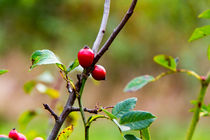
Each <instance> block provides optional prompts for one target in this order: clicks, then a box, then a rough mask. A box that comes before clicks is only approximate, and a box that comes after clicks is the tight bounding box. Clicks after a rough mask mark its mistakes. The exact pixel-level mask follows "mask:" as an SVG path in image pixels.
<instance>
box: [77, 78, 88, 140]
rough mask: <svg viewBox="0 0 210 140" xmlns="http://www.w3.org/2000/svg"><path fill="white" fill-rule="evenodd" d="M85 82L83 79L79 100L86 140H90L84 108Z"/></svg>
mask: <svg viewBox="0 0 210 140" xmlns="http://www.w3.org/2000/svg"><path fill="white" fill-rule="evenodd" d="M85 82H86V79H82V85H81V88H80V91H79V95H78V97H77V99H78V103H79V108H80V113H81V116H82V121H83V125H84V128H85V140H88V128H87V127H86V119H85V113H84V110H83V106H82V93H83V89H84V86H85Z"/></svg>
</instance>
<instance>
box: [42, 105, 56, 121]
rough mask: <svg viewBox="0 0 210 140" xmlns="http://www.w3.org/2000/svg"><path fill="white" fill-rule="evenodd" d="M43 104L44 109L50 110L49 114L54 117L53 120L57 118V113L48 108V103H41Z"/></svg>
mask: <svg viewBox="0 0 210 140" xmlns="http://www.w3.org/2000/svg"><path fill="white" fill-rule="evenodd" d="M43 106H44V109H46V110H48V111H49V112H50V114H51V115H52V116H53V117H54V118H55V120H58V119H59V117H58V115H57V114H56V113H55V112H54V111H53V110H52V109H51V108H50V106H49V105H48V104H43Z"/></svg>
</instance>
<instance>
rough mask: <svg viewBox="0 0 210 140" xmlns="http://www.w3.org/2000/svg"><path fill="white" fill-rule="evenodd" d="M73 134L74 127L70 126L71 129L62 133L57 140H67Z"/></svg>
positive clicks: (66, 129) (68, 128)
mask: <svg viewBox="0 0 210 140" xmlns="http://www.w3.org/2000/svg"><path fill="white" fill-rule="evenodd" d="M72 132H73V125H70V126H69V127H67V128H65V129H63V130H62V131H61V133H60V134H59V135H58V138H57V140H67V138H68V137H69V136H70V135H71V133H72Z"/></svg>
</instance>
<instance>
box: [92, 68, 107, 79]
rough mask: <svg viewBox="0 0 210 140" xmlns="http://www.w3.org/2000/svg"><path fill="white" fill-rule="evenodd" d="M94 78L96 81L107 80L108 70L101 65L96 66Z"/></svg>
mask: <svg viewBox="0 0 210 140" xmlns="http://www.w3.org/2000/svg"><path fill="white" fill-rule="evenodd" d="M92 77H93V78H94V79H95V80H105V78H106V70H105V68H104V67H103V66H101V65H95V67H94V70H93V71H92Z"/></svg>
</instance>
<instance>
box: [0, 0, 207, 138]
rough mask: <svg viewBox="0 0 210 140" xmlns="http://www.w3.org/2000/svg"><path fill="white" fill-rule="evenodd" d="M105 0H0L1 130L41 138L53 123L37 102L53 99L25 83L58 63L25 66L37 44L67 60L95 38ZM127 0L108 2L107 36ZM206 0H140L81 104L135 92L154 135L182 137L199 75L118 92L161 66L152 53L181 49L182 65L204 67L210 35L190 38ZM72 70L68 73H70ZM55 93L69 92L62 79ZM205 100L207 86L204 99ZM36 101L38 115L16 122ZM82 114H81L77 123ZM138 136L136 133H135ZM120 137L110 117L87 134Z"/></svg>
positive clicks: (177, 53)
mask: <svg viewBox="0 0 210 140" xmlns="http://www.w3.org/2000/svg"><path fill="white" fill-rule="evenodd" d="M103 2H104V1H102V0H88V1H85V0H15V1H14V0H0V68H1V69H8V70H9V73H7V74H5V75H3V76H1V77H0V88H1V91H0V133H2V134H3V133H4V134H7V133H8V132H9V131H10V129H12V128H14V127H16V128H18V129H19V131H20V132H23V133H25V134H27V135H34V136H35V135H40V136H43V137H44V138H46V135H47V134H48V132H49V130H50V128H51V127H50V125H49V124H52V123H53V122H52V121H53V120H51V122H49V120H48V119H49V117H50V116H48V112H46V111H45V110H43V108H42V103H48V104H51V102H52V101H51V100H52V99H50V98H49V97H48V96H46V95H41V94H37V91H34V92H33V93H32V94H31V95H26V94H25V93H24V91H23V88H22V87H23V85H24V83H25V82H27V81H29V80H33V79H36V77H37V76H38V75H40V74H41V73H42V72H44V71H45V70H49V71H50V72H51V73H52V75H53V76H54V77H55V82H54V83H52V84H51V85H52V86H54V84H55V83H56V81H57V79H59V78H58V77H59V73H58V69H57V68H56V67H55V66H53V65H52V66H40V67H37V68H35V69H34V70H33V71H31V72H29V71H28V70H29V67H30V64H31V62H30V56H31V54H32V52H34V51H35V50H38V49H50V50H52V51H53V52H55V54H56V55H57V56H59V58H60V60H61V61H62V62H63V63H64V64H66V65H68V64H69V63H70V62H72V61H73V60H74V59H75V58H76V57H77V52H78V51H79V49H81V48H82V47H83V46H84V45H88V46H90V47H91V46H92V44H93V42H94V40H95V37H96V35H97V33H98V29H99V27H100V22H101V17H102V13H103ZM130 3H131V0H114V1H112V2H111V11H110V18H109V21H108V25H107V31H106V34H105V37H104V41H105V40H106V39H107V38H108V36H109V35H110V33H111V32H112V31H113V29H114V28H115V27H116V26H117V25H118V23H119V22H120V20H121V19H122V17H123V15H124V13H125V12H126V10H127V9H128V7H129V4H130ZM209 5H210V0H202V1H197V0H140V1H138V4H137V7H136V9H135V12H134V15H133V16H132V17H131V19H130V20H129V22H128V23H127V24H126V26H125V28H124V29H123V30H122V31H121V32H120V34H119V36H118V37H117V38H116V40H115V41H114V43H113V44H112V46H111V48H110V49H109V51H108V52H107V53H106V54H105V55H104V56H103V57H102V59H101V60H100V61H99V64H101V65H103V66H104V67H105V68H106V70H107V80H106V81H103V82H101V83H100V84H97V85H95V84H94V82H91V80H89V81H88V83H87V86H86V87H85V93H84V97H83V98H84V99H85V100H84V101H83V102H84V105H85V106H87V107H89V108H94V106H95V105H96V104H97V103H99V104H100V105H102V106H110V105H115V104H116V103H117V102H119V101H121V100H124V99H126V98H128V97H133V96H135V97H138V102H137V106H136V109H140V110H146V111H149V112H152V113H153V114H155V115H156V116H157V117H158V118H157V120H156V121H155V122H154V123H153V124H152V126H151V132H152V133H151V136H152V139H154V140H181V139H184V137H185V132H186V130H187V128H188V125H189V122H190V119H191V116H192V113H190V112H189V111H188V110H189V109H190V108H192V107H193V106H192V105H191V104H190V102H189V101H190V100H193V99H195V98H196V95H197V93H198V91H199V86H200V85H199V82H198V81H197V80H196V79H195V78H193V77H190V76H187V75H185V74H175V75H170V76H167V77H165V78H163V79H161V80H159V81H157V82H155V83H152V84H150V85H148V86H146V87H145V88H143V89H142V90H140V91H138V92H136V93H123V88H124V87H125V85H126V84H127V83H128V81H130V80H131V79H132V78H134V77H136V76H140V75H144V74H151V75H154V76H155V75H158V74H159V73H161V72H163V71H166V70H165V69H164V68H161V67H160V66H158V65H157V64H155V63H154V62H153V60H152V59H153V56H155V55H157V54H167V55H171V56H173V57H179V59H180V62H179V68H186V69H191V70H194V71H196V72H197V73H199V74H201V75H205V74H206V73H207V72H208V70H209V61H208V59H207V55H206V52H207V47H208V45H209V42H210V38H208V37H206V38H204V39H201V40H198V41H195V42H193V43H189V42H188V41H187V40H188V38H189V37H190V35H191V33H192V32H193V30H194V29H195V28H196V27H200V26H202V25H207V24H209V23H210V21H209V20H205V19H198V18H197V16H198V15H199V14H200V13H201V12H202V11H204V10H206V9H208V8H209ZM75 77H76V76H75V73H74V74H72V78H75ZM59 91H60V93H61V94H62V96H61V97H62V98H61V99H60V100H59V104H60V105H61V106H62V105H63V104H64V103H65V100H66V98H67V94H66V90H65V83H64V82H62V84H61V88H60V90H59ZM209 102H210V95H209V92H208V93H207V95H206V100H205V103H209ZM37 108H39V109H40V112H41V113H40V115H38V117H36V118H35V119H33V120H32V122H30V123H29V124H28V126H27V127H26V128H25V129H20V128H19V125H18V123H17V122H18V121H17V120H18V116H19V115H20V114H21V113H22V112H23V111H25V110H30V109H37ZM80 123H81V122H80V121H79V124H80ZM209 124H210V119H209V118H207V117H206V118H202V119H201V120H200V124H199V125H198V128H197V131H196V133H195V138H194V139H195V140H209V137H210V133H209V132H210V126H209ZM80 126H82V125H78V126H76V127H75V131H74V133H73V135H72V139H78V140H79V139H82V138H81V137H82V133H83V132H82V130H81V129H82V128H80ZM137 136H138V134H137ZM98 139H100V140H105V139H106V140H107V139H109V140H118V139H119V140H121V139H122V138H121V135H120V133H119V132H118V129H117V128H116V127H115V126H114V125H113V124H112V123H111V122H107V121H101V122H100V121H99V122H95V123H94V125H93V126H92V127H91V133H90V140H98Z"/></svg>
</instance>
